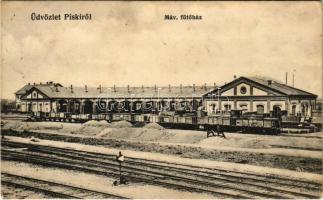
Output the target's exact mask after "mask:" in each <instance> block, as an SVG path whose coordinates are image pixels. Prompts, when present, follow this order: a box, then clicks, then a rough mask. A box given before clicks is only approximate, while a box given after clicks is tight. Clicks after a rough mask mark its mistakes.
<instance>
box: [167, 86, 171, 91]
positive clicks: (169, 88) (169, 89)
mask: <svg viewBox="0 0 323 200" xmlns="http://www.w3.org/2000/svg"><path fill="white" fill-rule="evenodd" d="M168 91H169V92H170V91H171V87H170V84H168Z"/></svg>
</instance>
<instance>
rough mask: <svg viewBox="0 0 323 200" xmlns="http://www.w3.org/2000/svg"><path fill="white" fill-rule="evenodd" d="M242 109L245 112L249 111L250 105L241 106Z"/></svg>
mask: <svg viewBox="0 0 323 200" xmlns="http://www.w3.org/2000/svg"><path fill="white" fill-rule="evenodd" d="M240 108H241V110H243V111H248V105H247V104H240Z"/></svg>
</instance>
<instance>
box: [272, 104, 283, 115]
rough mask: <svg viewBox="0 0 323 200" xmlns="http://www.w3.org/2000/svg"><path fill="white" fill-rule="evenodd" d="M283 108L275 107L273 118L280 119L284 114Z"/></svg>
mask: <svg viewBox="0 0 323 200" xmlns="http://www.w3.org/2000/svg"><path fill="white" fill-rule="evenodd" d="M280 107H281V106H280V105H275V106H274V107H273V117H277V118H280V117H281V115H282V113H281V108H280Z"/></svg>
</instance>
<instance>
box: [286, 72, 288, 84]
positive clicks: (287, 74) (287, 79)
mask: <svg viewBox="0 0 323 200" xmlns="http://www.w3.org/2000/svg"><path fill="white" fill-rule="evenodd" d="M285 78H286V80H285V84H286V85H287V84H288V72H286V77H285Z"/></svg>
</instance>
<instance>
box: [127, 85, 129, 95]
mask: <svg viewBox="0 0 323 200" xmlns="http://www.w3.org/2000/svg"><path fill="white" fill-rule="evenodd" d="M127 90H128V93H130V86H129V85H127Z"/></svg>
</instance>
